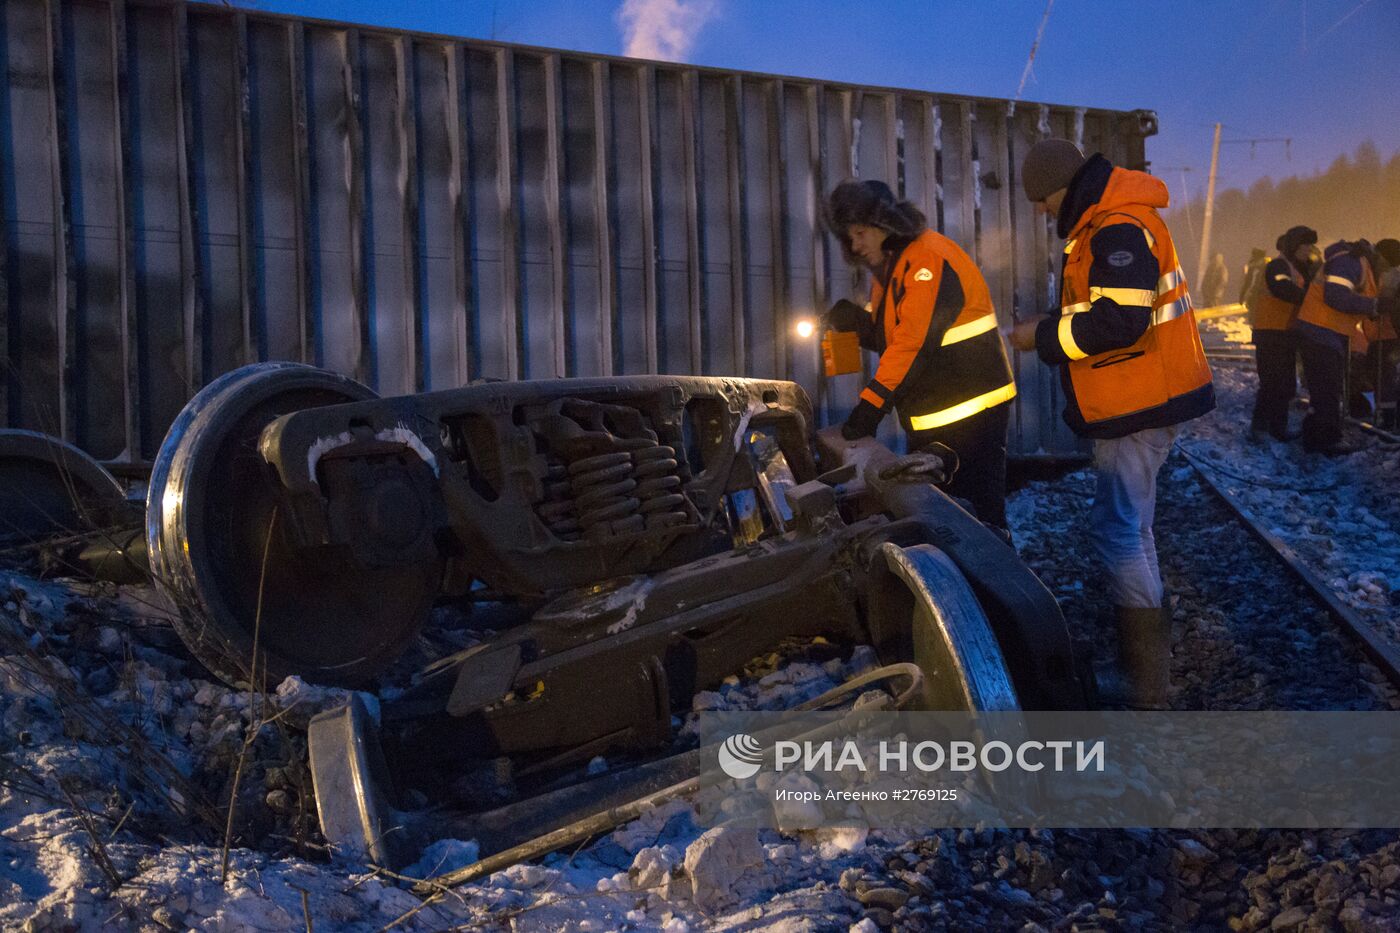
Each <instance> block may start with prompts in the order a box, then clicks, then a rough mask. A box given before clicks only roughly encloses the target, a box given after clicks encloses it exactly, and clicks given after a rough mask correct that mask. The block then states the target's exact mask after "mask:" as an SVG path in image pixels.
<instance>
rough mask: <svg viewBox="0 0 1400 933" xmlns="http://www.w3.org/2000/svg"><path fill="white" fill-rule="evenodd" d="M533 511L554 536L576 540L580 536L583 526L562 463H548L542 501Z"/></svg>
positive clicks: (567, 473) (567, 471) (566, 469)
mask: <svg viewBox="0 0 1400 933" xmlns="http://www.w3.org/2000/svg"><path fill="white" fill-rule="evenodd" d="M535 513H536V514H537V515H539V517H540V521H542V522H544V524H545V527H546V528H548V529H549V530H550V531H551V532H553V533H554V534H555V536H556V537H558V538H561V539H563V540H565V541H577V540H578V539H579V537H580V536H581V533H582V531H583V526H582V525H580V524H579V520H578V506H577V505H575V504H574V499H573V494H572V488H571V486H570V484H569V468H568V467H567V466H565V465H564V464H563V463H558V462H551V463H549V464H548V466H547V468H546V470H545V477H544V501H543V502H541V503H540V504H539V505H537V506H536V507H535Z"/></svg>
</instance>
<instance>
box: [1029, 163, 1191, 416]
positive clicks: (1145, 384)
mask: <svg viewBox="0 0 1400 933" xmlns="http://www.w3.org/2000/svg"><path fill="white" fill-rule="evenodd" d="M1166 204H1167V192H1166V186H1165V185H1164V184H1163V183H1162V182H1161V181H1160V180H1159V179H1156V178H1153V177H1152V176H1151V175H1148V174H1146V173H1144V172H1135V171H1129V170H1127V169H1121V168H1113V169H1112V172H1111V174H1110V175H1109V176H1108V178H1107V182H1106V184H1104V186H1103V189H1102V193H1101V194H1100V195H1099V198H1098V200H1097V201H1096V202H1093V203H1091V204H1089V205H1088V206H1087V207H1086V208H1085V210H1084V211H1083V213H1082V214H1081V215H1080V216H1079V219H1078V221H1077V222H1076V223H1075V225H1074V227H1073V228H1072V229H1071V230H1070V231H1069V236H1068V237H1067V243H1066V246H1065V260H1064V272H1063V276H1062V285H1061V291H1060V296H1061V304H1060V317H1059V319H1058V321H1056V322H1055V323H1054V327H1055V334H1056V336H1057V337H1058V339H1059V348H1060V350H1061V351H1062V353H1063V356H1064V360H1065V361H1064V363H1063V364H1062V369H1061V382H1062V384H1063V385H1064V387H1065V394H1066V397H1067V398H1066V407H1065V421H1066V422H1067V423H1068V424H1069V426H1070V427H1071V428H1072V429H1074V430H1075V431H1076V432H1077V433H1079V434H1082V435H1085V436H1088V437H1094V438H1113V437H1122V436H1124V435H1127V434H1131V433H1133V432H1135V431H1141V430H1145V429H1147V428H1160V427H1167V426H1170V425H1174V424H1180V423H1181V422H1183V421H1187V420H1189V419H1191V418H1196V417H1199V416H1200V415H1203V414H1205V413H1206V412H1208V411H1210V410H1211V409H1213V408H1214V407H1215V392H1214V386H1213V384H1212V381H1211V374H1210V366H1209V365H1208V364H1207V363H1206V357H1205V350H1204V349H1203V348H1202V346H1201V338H1200V334H1199V333H1198V332H1197V330H1196V316H1195V312H1194V310H1193V307H1192V304H1191V296H1190V294H1189V293H1188V291H1187V287H1186V276H1185V275H1184V274H1183V272H1182V270H1181V265H1180V263H1179V262H1178V260H1177V254H1176V247H1175V245H1174V244H1173V243H1172V238H1171V233H1170V232H1168V230H1167V226H1166V224H1165V223H1163V222H1162V218H1161V217H1160V216H1158V214H1157V211H1156V208H1157V207H1165V206H1166ZM1133 228H1136V229H1133ZM1101 231H1111V232H1112V234H1113V238H1114V239H1113V244H1114V245H1113V246H1112V247H1111V248H1114V251H1112V252H1109V253H1108V254H1107V255H1106V256H1102V257H1098V258H1097V260H1096V256H1095V248H1094V246H1095V239H1096V237H1098V236H1099V234H1100V232H1101ZM1144 239H1145V240H1146V244H1145V245H1146V251H1147V253H1150V256H1149V255H1147V253H1143V258H1142V260H1141V261H1142V262H1144V263H1146V267H1147V268H1149V269H1150V268H1151V266H1152V262H1153V260H1155V264H1156V272H1155V274H1156V275H1157V281H1156V284H1155V287H1141V286H1150V285H1151V282H1150V278H1149V279H1148V280H1145V281H1138V279H1136V278H1127V277H1124V276H1121V275H1120V274H1119V273H1120V272H1121V271H1123V270H1120V269H1118V268H1116V267H1117V266H1118V265H1119V264H1120V263H1126V264H1128V265H1132V264H1134V263H1136V262H1137V259H1136V255H1137V253H1141V252H1142V245H1143V240H1144ZM1119 242H1122V243H1125V244H1135V250H1136V252H1135V251H1134V249H1127V248H1124V249H1121V250H1119V249H1117V248H1116V244H1117V243H1119ZM1098 250H1099V252H1103V250H1104V248H1103V247H1102V246H1099V247H1098ZM1124 268H1125V269H1126V268H1127V266H1126V265H1125V266H1124ZM1150 274H1152V273H1149V275H1150ZM1121 281H1132V282H1134V283H1136V284H1137V285H1138V286H1139V287H1132V288H1125V287H1116V286H1115V285H1113V284H1112V283H1114V282H1121ZM1091 311H1092V312H1093V315H1092V317H1090V316H1087V312H1091ZM1080 315H1086V321H1094V325H1095V326H1093V327H1091V328H1087V329H1086V328H1079V327H1076V320H1077V318H1078V317H1079V316H1080ZM1125 316H1135V317H1134V319H1135V320H1136V321H1137V322H1138V323H1137V327H1140V328H1141V331H1140V335H1139V331H1138V330H1137V329H1136V328H1131V329H1130V328H1123V327H1121V325H1120V322H1119V320H1118V319H1119V318H1120V317H1125ZM1095 319H1096V320H1095ZM1115 327H1119V330H1120V332H1122V331H1126V332H1127V333H1128V334H1129V336H1128V337H1126V338H1120V339H1123V340H1127V339H1132V341H1133V342H1131V343H1129V344H1127V345H1122V344H1121V343H1120V344H1119V345H1117V346H1114V342H1113V340H1112V339H1111V337H1112V335H1111V334H1110V335H1108V336H1107V337H1106V336H1104V332H1107V331H1110V330H1112V329H1113V328H1115ZM1134 336H1135V339H1133V337H1134ZM1106 346H1107V347H1110V349H1102V348H1103V347H1106ZM1096 350H1097V352H1095V351H1096ZM1044 355H1045V352H1044V351H1042V356H1044Z"/></svg>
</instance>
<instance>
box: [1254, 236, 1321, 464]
mask: <svg viewBox="0 0 1400 933" xmlns="http://www.w3.org/2000/svg"><path fill="white" fill-rule="evenodd" d="M1316 242H1317V231H1316V230H1313V229H1312V228H1311V227H1303V226H1297V227H1290V228H1289V229H1288V231H1287V232H1286V233H1284V234H1283V235H1282V236H1280V237H1279V238H1278V242H1277V243H1276V244H1275V245H1276V246H1277V247H1278V256H1277V257H1275V258H1274V259H1273V260H1271V261H1270V262H1269V264H1268V266H1267V267H1266V268H1265V269H1264V282H1263V288H1262V289H1261V290H1260V292H1259V294H1258V296H1257V297H1256V298H1255V300H1254V308H1253V313H1252V314H1251V316H1250V322H1249V323H1250V326H1251V328H1252V329H1253V331H1254V361H1255V371H1256V372H1257V373H1258V375H1259V391H1258V393H1257V394H1256V395H1255V396H1254V415H1253V417H1251V418H1250V421H1249V435H1250V438H1251V439H1253V440H1263V438H1264V435H1265V434H1266V433H1267V434H1269V435H1271V436H1272V437H1274V438H1277V439H1278V440H1281V441H1288V440H1292V439H1293V438H1295V437H1297V435H1296V434H1292V433H1290V432H1289V430H1288V404H1289V402H1291V401H1293V397H1294V396H1295V395H1297V394H1298V334H1297V332H1296V331H1295V330H1294V329H1293V320H1294V318H1296V317H1297V316H1298V306H1299V305H1301V304H1302V303H1303V296H1304V295H1306V294H1307V287H1308V280H1309V279H1310V278H1311V277H1312V274H1313V272H1315V271H1316V270H1315V269H1313V268H1312V266H1311V259H1312V246H1313V244H1314V243H1316Z"/></svg>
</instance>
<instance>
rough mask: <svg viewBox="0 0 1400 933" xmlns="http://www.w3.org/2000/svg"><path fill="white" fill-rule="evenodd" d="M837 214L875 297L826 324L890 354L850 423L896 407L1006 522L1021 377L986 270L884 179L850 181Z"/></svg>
mask: <svg viewBox="0 0 1400 933" xmlns="http://www.w3.org/2000/svg"><path fill="white" fill-rule="evenodd" d="M826 220H827V224H828V226H829V228H830V229H831V231H832V233H833V234H835V236H836V238H837V239H838V240H839V241H840V243H841V248H842V251H843V253H844V254H845V257H846V259H847V261H848V262H850V263H851V264H852V265H858V266H863V267H865V268H867V269H869V270H870V272H871V274H872V275H871V283H870V302H869V304H867V305H866V306H865V307H864V308H861V307H859V306H858V305H855V304H854V303H853V302H840V303H838V304H837V305H836V307H834V308H833V309H832V311H831V312H829V313H828V315H827V317H826V324H827V326H828V327H829V328H831V329H833V330H838V331H855V332H856V333H857V334H858V335H859V337H860V342H861V346H863V347H865V348H866V349H868V350H873V351H875V352H876V353H878V354H879V355H880V362H879V365H878V367H877V368H876V370H875V375H874V378H872V379H871V380H870V381H869V382H868V383H867V384H866V386H865V388H864V389H863V390H862V391H861V393H860V401H859V402H858V403H857V404H856V407H855V409H854V410H853V411H852V412H851V414H850V416H849V417H848V418H847V419H846V422H845V424H844V425H843V426H842V431H841V433H842V435H843V436H844V437H845V438H846V439H847V440H855V439H856V438H860V437H869V436H873V435H874V434H875V432H876V429H877V428H878V427H879V424H880V422H881V420H882V419H883V418H884V417H885V415H887V414H889V412H890V411H891V410H892V409H897V410H898V412H899V419H900V422H901V424H902V425H903V427H904V430H905V431H906V432H908V435H909V449H910V450H911V451H913V450H918V449H920V448H922V447H926V446H928V445H929V444H931V443H934V442H937V443H942V444H945V445H947V446H948V447H950V448H952V450H953V451H954V452H955V453H956V454H957V455H958V463H959V466H958V469H957V472H956V473H955V474H954V476H953V478H952V481H951V482H950V483H949V484H948V486H947V491H948V493H949V494H950V495H952V496H956V497H958V498H961V499H965V500H967V501H968V502H970V503H971V504H972V506H973V508H974V509H975V511H976V513H977V517H978V518H979V519H981V520H982V521H984V522H987V523H988V524H991V525H995V526H997V527H999V528H1005V527H1006V432H1007V428H1008V425H1009V423H1010V417H1011V414H1010V412H1011V405H1010V402H1011V399H1012V398H1013V397H1014V396H1015V395H1016V384H1015V382H1014V381H1013V380H1012V377H1011V364H1010V363H1009V362H1008V360H1007V357H1006V348H1005V347H1004V346H1003V345H1002V342H1001V334H1000V333H999V331H998V329H997V321H996V310H995V308H993V306H992V297H991V293H990V292H989V291H988V289H987V282H986V280H985V279H983V277H982V273H981V272H980V271H978V269H977V266H976V264H975V263H973V261H972V258H971V257H970V256H968V255H967V253H965V252H964V251H963V250H962V248H961V247H959V246H958V245H957V244H956V243H954V242H953V241H952V240H950V239H948V238H947V237H945V236H943V235H942V234H939V233H935V232H934V231H932V230H929V229H928V227H927V225H926V223H925V220H924V215H923V213H922V212H920V211H919V209H918V208H916V207H915V206H914V205H913V204H911V203H909V202H908V201H900V200H898V199H897V198H896V197H895V196H894V192H893V191H891V190H890V188H889V186H888V185H886V184H885V183H884V182H880V181H848V182H844V183H842V184H840V185H838V186H837V187H836V189H835V190H834V191H832V193H831V196H830V197H829V198H828V199H827V211H826Z"/></svg>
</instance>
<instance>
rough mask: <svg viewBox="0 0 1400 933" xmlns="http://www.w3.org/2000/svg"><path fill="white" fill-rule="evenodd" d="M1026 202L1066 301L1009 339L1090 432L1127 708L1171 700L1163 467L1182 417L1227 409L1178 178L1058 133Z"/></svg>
mask: <svg viewBox="0 0 1400 933" xmlns="http://www.w3.org/2000/svg"><path fill="white" fill-rule="evenodd" d="M1021 182H1022V185H1023V187H1024V188H1025V192H1026V197H1027V198H1029V199H1030V200H1031V201H1032V202H1034V203H1035V205H1036V208H1037V210H1039V211H1041V212H1042V213H1047V214H1050V215H1051V216H1052V217H1055V218H1056V221H1057V231H1058V233H1059V235H1060V236H1061V237H1062V238H1064V240H1065V249H1064V257H1063V260H1062V262H1063V265H1062V267H1061V274H1060V307H1059V309H1058V311H1057V312H1056V313H1054V314H1050V315H1044V314H1042V315H1037V316H1035V317H1033V318H1030V319H1028V320H1025V321H1022V322H1020V323H1018V324H1017V325H1016V327H1015V329H1014V330H1013V331H1012V334H1011V342H1012V345H1013V346H1014V347H1016V349H1018V350H1036V351H1038V353H1039V355H1040V358H1041V360H1043V361H1044V362H1046V363H1048V364H1050V365H1052V366H1058V367H1059V368H1060V384H1061V385H1062V386H1063V388H1064V395H1065V411H1064V419H1065V422H1066V423H1067V424H1068V425H1069V426H1070V428H1071V429H1072V430H1074V432H1075V433H1076V434H1079V435H1081V436H1083V437H1088V438H1092V439H1093V442H1094V467H1095V470H1096V472H1097V474H1098V476H1097V485H1096V487H1095V491H1094V504H1093V507H1092V509H1091V511H1090V526H1091V532H1090V533H1091V535H1092V537H1093V541H1094V546H1095V548H1096V550H1097V551H1098V553H1099V556H1100V558H1102V560H1103V562H1104V564H1105V566H1106V568H1107V570H1108V576H1109V588H1110V590H1111V593H1110V595H1111V596H1112V598H1113V602H1114V605H1115V607H1116V616H1117V625H1118V657H1119V665H1120V667H1121V669H1122V672H1123V674H1124V679H1125V681H1126V686H1127V693H1128V695H1127V697H1126V699H1127V702H1128V704H1129V705H1131V706H1135V707H1138V708H1144V709H1155V708H1161V707H1164V706H1165V705H1166V704H1167V699H1168V695H1167V693H1168V685H1169V679H1170V672H1171V668H1170V662H1171V609H1170V607H1169V606H1166V605H1164V601H1163V598H1162V596H1163V593H1162V576H1161V570H1160V568H1159V567H1158V564H1157V548H1156V543H1155V541H1154V539H1153V536H1152V519H1153V512H1154V511H1155V508H1156V502H1157V472H1158V471H1159V470H1160V469H1161V467H1162V464H1163V463H1164V462H1165V461H1166V459H1167V454H1168V453H1169V452H1170V451H1171V447H1172V443H1173V441H1175V439H1176V434H1177V431H1178V430H1179V427H1180V425H1181V423H1182V422H1184V421H1188V420H1190V419H1192V418H1197V417H1199V416H1201V415H1204V414H1205V413H1206V412H1208V411H1210V410H1211V409H1213V408H1214V407H1215V388H1214V384H1213V383H1212V381H1211V375H1210V367H1209V366H1208V365H1207V364H1206V358H1205V351H1204V349H1203V348H1202V347H1201V338H1200V334H1199V333H1198V332H1197V330H1196V318H1195V314H1194V312H1193V310H1192V305H1191V296H1190V295H1189V294H1187V289H1186V277H1185V275H1184V274H1183V273H1182V271H1181V266H1180V264H1179V262H1178V261H1177V255H1176V247H1175V246H1174V245H1173V244H1172V237H1171V233H1170V232H1169V231H1168V230H1167V225H1166V224H1165V223H1164V222H1163V221H1162V218H1161V217H1160V216H1159V215H1158V213H1157V211H1158V210H1159V209H1161V208H1165V207H1166V206H1167V200H1168V199H1167V186H1166V185H1165V184H1163V182H1162V181H1161V180H1160V179H1158V178H1154V177H1152V176H1151V175H1148V174H1147V173H1145V172H1135V171H1130V170H1128V169H1123V168H1116V167H1115V166H1114V165H1113V163H1111V162H1109V161H1108V160H1107V159H1105V158H1104V157H1103V156H1102V155H1097V154H1096V155H1094V156H1092V157H1090V158H1088V159H1086V158H1085V157H1084V154H1083V153H1082V152H1081V151H1080V150H1079V147H1077V146H1075V145H1074V143H1072V142H1070V141H1068V140H1065V139H1047V140H1042V141H1041V142H1039V143H1036V144H1035V145H1034V146H1032V147H1031V149H1030V151H1029V152H1028V153H1027V154H1026V158H1025V162H1024V164H1023V166H1022V170H1021Z"/></svg>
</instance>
